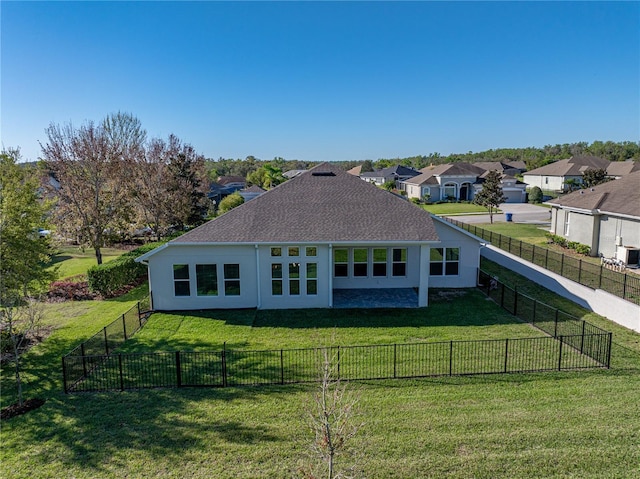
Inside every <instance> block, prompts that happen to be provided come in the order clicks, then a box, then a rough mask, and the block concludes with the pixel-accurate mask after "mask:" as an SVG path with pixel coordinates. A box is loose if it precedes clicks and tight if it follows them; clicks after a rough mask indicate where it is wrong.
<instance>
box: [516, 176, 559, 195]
mask: <svg viewBox="0 0 640 479" xmlns="http://www.w3.org/2000/svg"><path fill="white" fill-rule="evenodd" d="M522 178H523V180H522V181H524V182H525V183H526V184H527V188H533V187H534V186H537V187H538V188H540V189H541V190H546V191H563V188H564V180H565V177H564V176H543V175H527V174H526V173H525V174H524V175H522Z"/></svg>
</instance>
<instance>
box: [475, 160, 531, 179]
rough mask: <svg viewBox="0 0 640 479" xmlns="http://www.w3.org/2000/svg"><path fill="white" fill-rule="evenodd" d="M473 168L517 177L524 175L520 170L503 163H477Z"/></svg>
mask: <svg viewBox="0 0 640 479" xmlns="http://www.w3.org/2000/svg"><path fill="white" fill-rule="evenodd" d="M472 165H473V166H477V167H478V168H482V169H483V170H485V171H497V172H498V173H500V174H502V175H507V176H516V175H519V174H520V173H522V170H521V169H520V168H516V167H514V166H511V165H509V164H507V163H505V162H502V161H476V162H475V163H472Z"/></svg>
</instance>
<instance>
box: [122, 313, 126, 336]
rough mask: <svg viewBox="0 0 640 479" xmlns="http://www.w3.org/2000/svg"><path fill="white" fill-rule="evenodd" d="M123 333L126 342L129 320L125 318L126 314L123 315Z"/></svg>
mask: <svg viewBox="0 0 640 479" xmlns="http://www.w3.org/2000/svg"><path fill="white" fill-rule="evenodd" d="M122 332H123V333H124V340H125V341H126V340H127V320H126V319H125V317H124V314H123V315H122Z"/></svg>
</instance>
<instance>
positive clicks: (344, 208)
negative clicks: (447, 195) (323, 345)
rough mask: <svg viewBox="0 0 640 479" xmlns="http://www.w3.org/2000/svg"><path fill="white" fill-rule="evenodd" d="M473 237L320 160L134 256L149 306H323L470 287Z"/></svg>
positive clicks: (476, 252)
mask: <svg viewBox="0 0 640 479" xmlns="http://www.w3.org/2000/svg"><path fill="white" fill-rule="evenodd" d="M481 241H482V240H480V239H479V238H477V237H475V236H473V235H471V234H469V233H468V232H466V231H464V230H462V229H460V228H457V227H455V226H453V225H451V224H449V223H447V222H446V221H444V220H442V219H440V218H436V217H432V216H431V215H430V214H429V213H427V212H426V211H424V210H423V209H421V208H418V207H416V206H415V205H413V204H411V203H410V202H408V201H406V200H404V199H402V198H399V197H398V196H396V195H393V194H390V193H389V192H387V191H384V190H382V189H380V188H377V187H374V186H373V185H369V184H367V183H365V182H364V181H361V180H360V179H358V178H357V177H355V176H352V175H350V174H348V173H346V172H344V171H341V170H340V169H339V168H338V167H336V166H334V165H331V164H329V163H323V164H321V165H318V166H316V167H315V168H313V169H311V170H309V171H308V172H306V173H303V174H301V175H300V176H298V177H296V178H293V179H292V180H289V181H287V182H285V183H283V184H281V185H279V186H277V187H275V188H273V189H272V190H269V191H267V192H266V193H264V194H262V195H260V196H259V197H257V198H255V199H254V200H252V201H249V202H247V203H244V204H242V205H240V206H238V207H237V208H234V209H233V210H231V211H229V212H228V213H226V214H224V215H222V216H220V217H218V218H216V219H214V220H211V221H209V222H208V223H205V224H204V225H202V226H199V227H198V228H195V229H193V230H191V231H189V232H188V233H186V234H184V235H182V236H180V237H179V238H176V239H174V240H172V241H170V242H168V243H166V244H165V245H163V246H161V247H159V248H156V249H154V250H153V251H151V252H149V253H147V254H145V255H143V256H141V257H139V258H138V259H137V260H136V261H140V262H144V263H146V264H148V267H149V288H150V292H151V296H152V301H153V308H154V309H156V310H194V309H215V308H259V309H284V308H330V307H332V306H333V294H334V291H336V290H350V289H367V290H370V289H389V288H413V289H415V291H417V292H418V295H417V298H418V299H417V302H416V303H417V304H416V306H427V299H428V290H429V287H446V288H467V287H469V288H470V287H474V286H475V284H476V276H477V269H478V267H479V261H480V246H481Z"/></svg>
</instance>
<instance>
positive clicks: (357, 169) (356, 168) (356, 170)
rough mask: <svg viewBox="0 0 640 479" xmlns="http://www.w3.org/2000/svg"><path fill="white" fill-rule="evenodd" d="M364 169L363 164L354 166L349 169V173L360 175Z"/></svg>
mask: <svg viewBox="0 0 640 479" xmlns="http://www.w3.org/2000/svg"><path fill="white" fill-rule="evenodd" d="M361 171H362V165H358V166H354V167H353V168H351V169H350V170H347V173H349V174H350V175H353V176H360V172H361Z"/></svg>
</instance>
